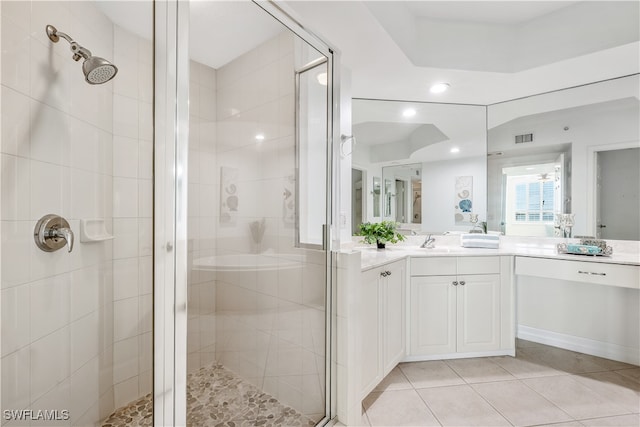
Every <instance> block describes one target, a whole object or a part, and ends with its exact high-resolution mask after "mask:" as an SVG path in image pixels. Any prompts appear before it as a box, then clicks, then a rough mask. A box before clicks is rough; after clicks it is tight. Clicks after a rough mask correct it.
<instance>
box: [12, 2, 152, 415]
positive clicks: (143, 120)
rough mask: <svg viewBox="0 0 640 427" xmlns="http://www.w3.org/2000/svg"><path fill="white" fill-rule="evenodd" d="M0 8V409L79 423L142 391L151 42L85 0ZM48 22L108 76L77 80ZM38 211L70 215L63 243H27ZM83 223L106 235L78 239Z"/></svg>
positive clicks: (147, 339) (77, 68)
mask: <svg viewBox="0 0 640 427" xmlns="http://www.w3.org/2000/svg"><path fill="white" fill-rule="evenodd" d="M0 14H1V19H2V28H1V31H2V80H1V82H0V83H1V88H0V89H1V91H2V93H1V97H2V135H1V145H0V147H1V153H2V154H1V157H2V163H1V180H2V182H1V198H2V211H1V214H0V215H1V217H0V219H1V227H2V228H1V231H0V233H1V244H2V274H1V292H2V311H1V312H0V313H1V316H2V330H1V336H2V355H1V356H2V409H27V408H28V409H34V410H35V409H58V410H62V409H67V410H69V411H70V415H71V421H69V422H66V424H67V425H68V424H69V423H71V424H73V425H89V424H93V423H95V422H96V421H98V420H99V419H102V418H104V417H105V416H107V415H109V413H111V412H112V411H113V409H114V408H115V407H117V406H120V405H124V404H126V403H128V402H129V401H130V400H132V399H135V398H137V397H138V396H139V395H141V394H144V393H147V392H149V391H151V297H150V294H151V207H152V200H151V197H152V193H151V182H152V181H151V178H152V175H151V164H152V163H151V159H152V157H151V156H152V150H151V146H152V144H151V140H152V124H151V111H152V109H151V105H152V84H151V81H152V68H151V64H152V45H151V42H150V41H146V40H143V39H140V38H138V37H135V36H132V35H131V34H128V33H127V32H126V31H124V30H122V29H120V28H118V27H114V25H113V24H112V23H111V22H110V21H109V20H108V19H107V18H106V17H105V16H104V15H102V14H101V13H100V12H99V11H98V10H97V9H96V7H95V6H94V5H93V3H92V2H51V1H46V2H29V1H11V2H7V1H3V2H2V3H1V8H0ZM46 24H52V25H55V26H56V27H57V28H58V29H59V30H60V31H63V32H67V33H69V34H71V35H72V36H73V37H74V38H75V39H76V40H78V41H80V42H81V44H83V45H85V46H86V47H88V48H89V49H90V50H91V51H92V52H94V53H95V54H97V55H101V56H104V57H106V58H108V59H110V60H113V61H114V63H116V65H117V66H118V67H119V74H118V75H117V77H116V79H115V80H114V81H112V82H109V83H107V84H104V85H98V86H91V85H89V84H87V83H86V82H85V81H84V76H83V74H82V71H81V62H80V63H76V62H74V61H73V60H72V59H71V53H70V50H69V46H68V44H67V43H66V42H65V41H61V42H60V43H58V44H54V43H52V42H50V41H49V39H48V38H47V36H46V34H45V31H44V28H45V25H46ZM49 213H54V214H59V215H61V216H64V217H65V218H67V219H68V220H69V222H70V225H71V227H72V229H73V230H74V232H75V233H76V244H75V247H74V249H73V252H72V253H67V252H66V251H65V250H59V251H57V252H53V253H46V252H43V251H41V250H40V249H38V248H37V247H36V246H35V244H34V242H33V229H34V226H35V224H36V221H37V220H38V219H39V218H40V217H42V216H43V215H45V214H49ZM81 219H104V221H105V225H106V229H107V231H108V232H110V233H113V234H114V236H115V239H114V240H106V241H102V242H95V243H81V242H80V239H79V238H80V232H79V231H80V220H81ZM4 423H6V420H4V419H3V424H4ZM8 425H10V423H9V424H8Z"/></svg>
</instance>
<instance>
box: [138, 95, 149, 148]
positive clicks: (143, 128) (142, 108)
mask: <svg viewBox="0 0 640 427" xmlns="http://www.w3.org/2000/svg"><path fill="white" fill-rule="evenodd" d="M138 115H139V122H138V123H139V125H138V137H139V138H140V139H144V140H146V141H151V140H152V139H153V104H151V103H149V102H142V101H141V102H139V103H138Z"/></svg>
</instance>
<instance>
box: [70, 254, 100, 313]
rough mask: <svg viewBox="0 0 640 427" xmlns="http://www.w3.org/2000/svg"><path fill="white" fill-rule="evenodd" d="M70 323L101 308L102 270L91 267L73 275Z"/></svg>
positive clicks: (73, 272) (76, 271)
mask: <svg viewBox="0 0 640 427" xmlns="http://www.w3.org/2000/svg"><path fill="white" fill-rule="evenodd" d="M70 274H71V311H70V321H72V322H73V321H75V320H77V319H79V318H81V317H83V316H86V315H87V314H89V313H91V312H94V311H97V310H98V308H99V307H100V305H101V303H100V280H101V277H100V268H99V267H98V266H91V267H88V268H84V269H80V270H75V271H72V272H71V273H70Z"/></svg>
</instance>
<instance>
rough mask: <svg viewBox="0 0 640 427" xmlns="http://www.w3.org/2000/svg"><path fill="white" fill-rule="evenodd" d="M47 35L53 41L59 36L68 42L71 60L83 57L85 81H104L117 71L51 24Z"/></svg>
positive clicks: (92, 82) (112, 76)
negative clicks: (71, 53)
mask: <svg viewBox="0 0 640 427" xmlns="http://www.w3.org/2000/svg"><path fill="white" fill-rule="evenodd" d="M46 31H47V36H48V37H49V40H51V41H52V42H54V43H57V42H58V41H60V37H62V38H63V39H65V40H66V41H68V42H69V44H70V48H71V52H73V56H72V58H73V60H74V61H79V60H80V58H83V59H84V62H83V63H82V72H83V73H84V79H85V80H86V82H87V83H89V84H92V85H98V84H102V83H106V82H108V81H109V80H111V79H112V78H114V77H115V75H116V74H117V73H118V67H116V66H115V65H113V64H112V63H110V62H109V61H107V60H106V59H104V58H100V57H99V56H92V55H91V51H90V50H89V49H86V48H84V47H82V46H80V45H79V44H78V43H77V42H75V41H74V40H73V39H72V38H71V37H70V36H69V35H68V34H65V33H63V32H61V31H58V30H57V29H56V27H54V26H53V25H47V27H46Z"/></svg>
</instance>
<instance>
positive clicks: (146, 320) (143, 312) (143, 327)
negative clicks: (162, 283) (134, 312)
mask: <svg viewBox="0 0 640 427" xmlns="http://www.w3.org/2000/svg"><path fill="white" fill-rule="evenodd" d="M139 301H140V308H139V311H138V316H139V318H140V319H139V321H138V323H139V332H140V333H144V332H151V330H152V327H153V295H151V294H147V295H142V296H140V298H139Z"/></svg>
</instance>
